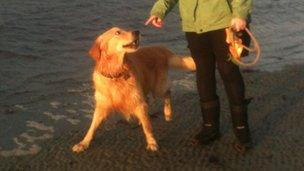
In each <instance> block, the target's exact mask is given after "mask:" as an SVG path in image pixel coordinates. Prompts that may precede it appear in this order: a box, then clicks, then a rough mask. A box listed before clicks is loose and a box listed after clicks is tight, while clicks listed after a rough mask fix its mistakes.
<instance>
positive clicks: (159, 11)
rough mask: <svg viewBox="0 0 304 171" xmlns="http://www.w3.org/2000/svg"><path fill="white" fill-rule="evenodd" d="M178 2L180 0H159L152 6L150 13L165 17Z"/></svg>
mask: <svg viewBox="0 0 304 171" xmlns="http://www.w3.org/2000/svg"><path fill="white" fill-rule="evenodd" d="M177 2H178V0H157V1H156V2H155V4H154V6H153V7H152V10H151V12H150V15H154V16H157V17H159V18H161V19H164V18H165V17H166V15H167V14H168V13H169V12H170V11H171V10H172V8H173V7H174V6H175V4H176V3H177Z"/></svg>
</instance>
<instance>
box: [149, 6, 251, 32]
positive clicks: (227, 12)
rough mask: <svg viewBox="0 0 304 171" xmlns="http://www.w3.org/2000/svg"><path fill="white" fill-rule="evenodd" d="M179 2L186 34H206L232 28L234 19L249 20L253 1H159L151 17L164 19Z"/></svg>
mask: <svg viewBox="0 0 304 171" xmlns="http://www.w3.org/2000/svg"><path fill="white" fill-rule="evenodd" d="M177 2H179V11H180V15H181V19H182V28H183V31H184V32H196V33H204V32H208V31H212V30H217V29H222V28H225V27H228V26H230V21H231V19H232V18H233V17H240V18H242V19H247V16H248V15H249V14H250V13H251V6H252V2H251V0H157V2H156V3H155V4H154V6H153V8H152V10H151V15H155V16H158V17H160V18H161V19H164V18H165V16H166V15H167V14H168V13H169V12H170V11H171V9H172V8H173V7H174V6H175V4H177Z"/></svg>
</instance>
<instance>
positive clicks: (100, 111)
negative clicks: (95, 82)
mask: <svg viewBox="0 0 304 171" xmlns="http://www.w3.org/2000/svg"><path fill="white" fill-rule="evenodd" d="M108 112H109V110H108V109H107V108H104V107H101V105H96V108H95V111H94V116H93V120H92V123H91V126H90V128H89V130H88V132H87V133H86V135H85V137H84V138H83V140H82V141H81V142H79V143H78V144H76V145H74V146H73V148H72V150H73V152H75V153H79V152H82V151H84V150H86V149H87V148H88V147H89V145H90V142H91V140H92V139H93V136H94V133H95V131H96V129H97V128H98V126H99V125H100V124H101V122H102V121H103V120H104V119H105V118H106V117H107V115H108Z"/></svg>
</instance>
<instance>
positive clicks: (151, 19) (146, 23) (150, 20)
mask: <svg viewBox="0 0 304 171" xmlns="http://www.w3.org/2000/svg"><path fill="white" fill-rule="evenodd" d="M154 19H155V16H151V17H150V18H149V19H148V20H147V21H146V22H145V25H148V24H150V23H151V22H152V21H153V20H154Z"/></svg>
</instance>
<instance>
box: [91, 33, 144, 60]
mask: <svg viewBox="0 0 304 171" xmlns="http://www.w3.org/2000/svg"><path fill="white" fill-rule="evenodd" d="M138 46H139V31H125V30H123V29H121V28H118V27H114V28H111V29H110V30H108V31H106V32H104V33H103V34H101V35H99V36H98V37H97V39H96V40H95V42H94V43H93V45H92V47H91V49H90V51H89V54H90V56H91V57H92V58H93V59H95V60H99V59H100V58H101V57H103V56H112V55H124V54H125V53H132V52H134V51H136V50H137V48H138Z"/></svg>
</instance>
